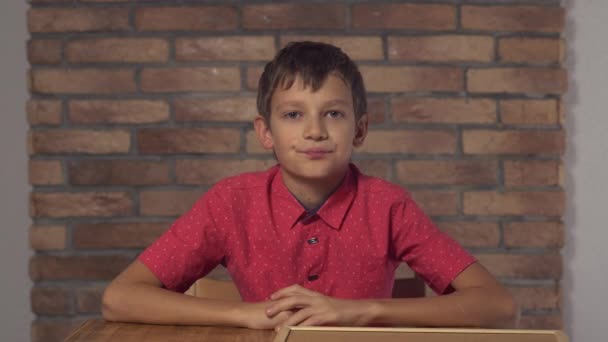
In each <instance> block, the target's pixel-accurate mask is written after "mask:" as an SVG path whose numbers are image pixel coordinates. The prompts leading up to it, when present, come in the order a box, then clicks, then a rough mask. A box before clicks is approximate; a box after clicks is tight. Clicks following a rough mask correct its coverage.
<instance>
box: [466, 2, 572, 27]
mask: <svg viewBox="0 0 608 342" xmlns="http://www.w3.org/2000/svg"><path fill="white" fill-rule="evenodd" d="M461 21H462V27H463V28H464V29H467V30H487V31H515V32H519V31H537V32H561V31H562V30H563V28H564V21H565V11H564V9H563V8H560V7H549V6H462V9H461Z"/></svg>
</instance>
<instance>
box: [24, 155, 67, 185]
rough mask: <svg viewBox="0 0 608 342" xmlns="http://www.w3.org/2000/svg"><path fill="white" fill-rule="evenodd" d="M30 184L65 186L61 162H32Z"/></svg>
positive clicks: (30, 162)
mask: <svg viewBox="0 0 608 342" xmlns="http://www.w3.org/2000/svg"><path fill="white" fill-rule="evenodd" d="M29 182H30V184H32V185H58V184H63V171H62V166H61V161H59V160H30V161H29Z"/></svg>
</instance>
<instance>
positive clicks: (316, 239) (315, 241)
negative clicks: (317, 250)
mask: <svg viewBox="0 0 608 342" xmlns="http://www.w3.org/2000/svg"><path fill="white" fill-rule="evenodd" d="M307 242H308V244H309V245H314V244H316V243H317V242H319V239H318V238H317V237H316V236H315V237H312V238H310V239H308V241H307Z"/></svg>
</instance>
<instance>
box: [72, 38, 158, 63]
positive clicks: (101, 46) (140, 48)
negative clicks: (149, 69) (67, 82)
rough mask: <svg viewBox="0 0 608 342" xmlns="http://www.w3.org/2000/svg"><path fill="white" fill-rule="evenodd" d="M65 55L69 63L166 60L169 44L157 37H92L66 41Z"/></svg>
mask: <svg viewBox="0 0 608 342" xmlns="http://www.w3.org/2000/svg"><path fill="white" fill-rule="evenodd" d="M66 57H67V60H68V61H69V62H71V63H96V62H119V63H145V62H167V60H168V59H169V44H168V43H167V41H166V40H164V39H158V38H94V39H78V40H72V41H70V42H68V43H67V46H66Z"/></svg>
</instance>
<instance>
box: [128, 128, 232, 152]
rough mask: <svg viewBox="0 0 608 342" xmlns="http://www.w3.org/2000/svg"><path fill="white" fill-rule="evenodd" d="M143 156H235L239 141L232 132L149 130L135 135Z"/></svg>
mask: <svg viewBox="0 0 608 342" xmlns="http://www.w3.org/2000/svg"><path fill="white" fill-rule="evenodd" d="M137 143H138V149H139V152H140V153H143V154H167V153H236V152H238V151H239V149H240V145H241V137H240V131H239V130H238V129H232V128H150V129H142V130H140V131H139V133H138V135H137Z"/></svg>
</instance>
